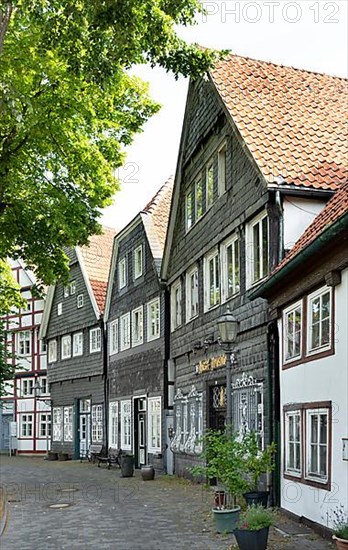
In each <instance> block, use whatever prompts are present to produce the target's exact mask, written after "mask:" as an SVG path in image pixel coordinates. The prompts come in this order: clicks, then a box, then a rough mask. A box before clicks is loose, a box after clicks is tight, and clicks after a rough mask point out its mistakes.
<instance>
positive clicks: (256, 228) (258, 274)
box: [246, 213, 268, 286]
mask: <svg viewBox="0 0 348 550" xmlns="http://www.w3.org/2000/svg"><path fill="white" fill-rule="evenodd" d="M246 247H247V249H246V257H247V263H248V266H247V267H248V282H249V286H250V285H252V284H254V283H257V282H258V281H260V280H261V279H263V278H264V277H266V276H267V275H268V218H267V214H266V213H262V215H261V216H259V217H258V218H257V219H256V220H254V221H253V222H252V223H251V224H250V225H249V226H248V228H247V242H246Z"/></svg>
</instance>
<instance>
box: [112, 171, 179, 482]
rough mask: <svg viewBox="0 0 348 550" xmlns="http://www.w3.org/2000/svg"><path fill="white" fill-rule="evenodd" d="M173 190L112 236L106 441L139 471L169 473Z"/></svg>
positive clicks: (163, 193) (167, 187) (166, 186)
mask: <svg viewBox="0 0 348 550" xmlns="http://www.w3.org/2000/svg"><path fill="white" fill-rule="evenodd" d="M172 188H173V182H172V181H171V180H169V181H168V182H167V183H165V184H164V185H163V187H161V189H160V190H159V192H158V193H157V194H156V195H155V197H154V198H153V199H152V201H151V202H150V203H149V204H148V205H147V206H146V207H145V208H144V210H143V211H142V212H140V213H139V214H138V215H137V216H136V217H135V218H134V219H133V220H132V221H131V222H130V223H129V224H128V225H127V226H126V227H125V228H124V229H123V230H122V231H121V232H120V233H119V234H118V235H117V236H116V237H115V242H114V249H113V259H112V266H111V270H110V279H109V284H108V295H107V306H106V320H107V326H108V340H109V349H108V356H109V361H108V397H109V414H108V435H109V438H108V440H109V443H108V444H109V446H110V447H112V448H118V449H120V448H121V449H122V450H123V451H127V452H128V453H129V452H132V453H133V454H134V456H135V466H136V467H137V468H140V467H141V466H142V465H144V464H147V463H151V464H153V465H154V466H155V467H156V468H158V469H160V470H163V468H166V470H167V471H168V470H169V471H170V469H171V466H170V461H171V458H172V454H171V452H170V451H168V452H167V454H166V453H165V451H166V443H167V429H166V428H165V426H166V421H167V415H168V394H167V386H168V385H167V380H168V376H167V368H168V365H167V359H168V352H169V346H168V330H167V329H168V322H167V319H166V315H165V311H168V308H167V307H166V290H165V287H164V286H163V285H162V284H161V282H160V278H159V274H160V269H161V262H162V255H163V247H164V242H165V235H166V230H167V222H168V215H169V208H170V201H171V195H172ZM170 422H171V419H170ZM164 455H166V456H164ZM167 455H168V456H167Z"/></svg>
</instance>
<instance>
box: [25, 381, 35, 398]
mask: <svg viewBox="0 0 348 550" xmlns="http://www.w3.org/2000/svg"><path fill="white" fill-rule="evenodd" d="M22 388H23V391H22V393H23V396H27V395H33V394H34V380H33V379H32V378H28V379H24V380H23V381H22Z"/></svg>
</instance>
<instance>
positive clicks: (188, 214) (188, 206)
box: [185, 189, 194, 231]
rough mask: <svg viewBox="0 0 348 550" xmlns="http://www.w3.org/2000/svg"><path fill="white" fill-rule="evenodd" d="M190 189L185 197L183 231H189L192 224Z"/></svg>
mask: <svg viewBox="0 0 348 550" xmlns="http://www.w3.org/2000/svg"><path fill="white" fill-rule="evenodd" d="M192 198H193V197H192V189H190V190H189V191H188V192H187V193H186V195H185V229H186V231H190V229H191V227H192V226H193V223H194V221H193V220H194V217H193V208H192V202H193V201H192Z"/></svg>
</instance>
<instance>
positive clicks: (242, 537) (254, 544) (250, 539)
mask: <svg viewBox="0 0 348 550" xmlns="http://www.w3.org/2000/svg"><path fill="white" fill-rule="evenodd" d="M268 531H269V527H264V528H263V529H259V530H258V531H248V530H247V529H237V530H236V531H235V532H234V536H235V537H236V541H237V543H238V546H239V548H240V550H266V548H267V540H268Z"/></svg>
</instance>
